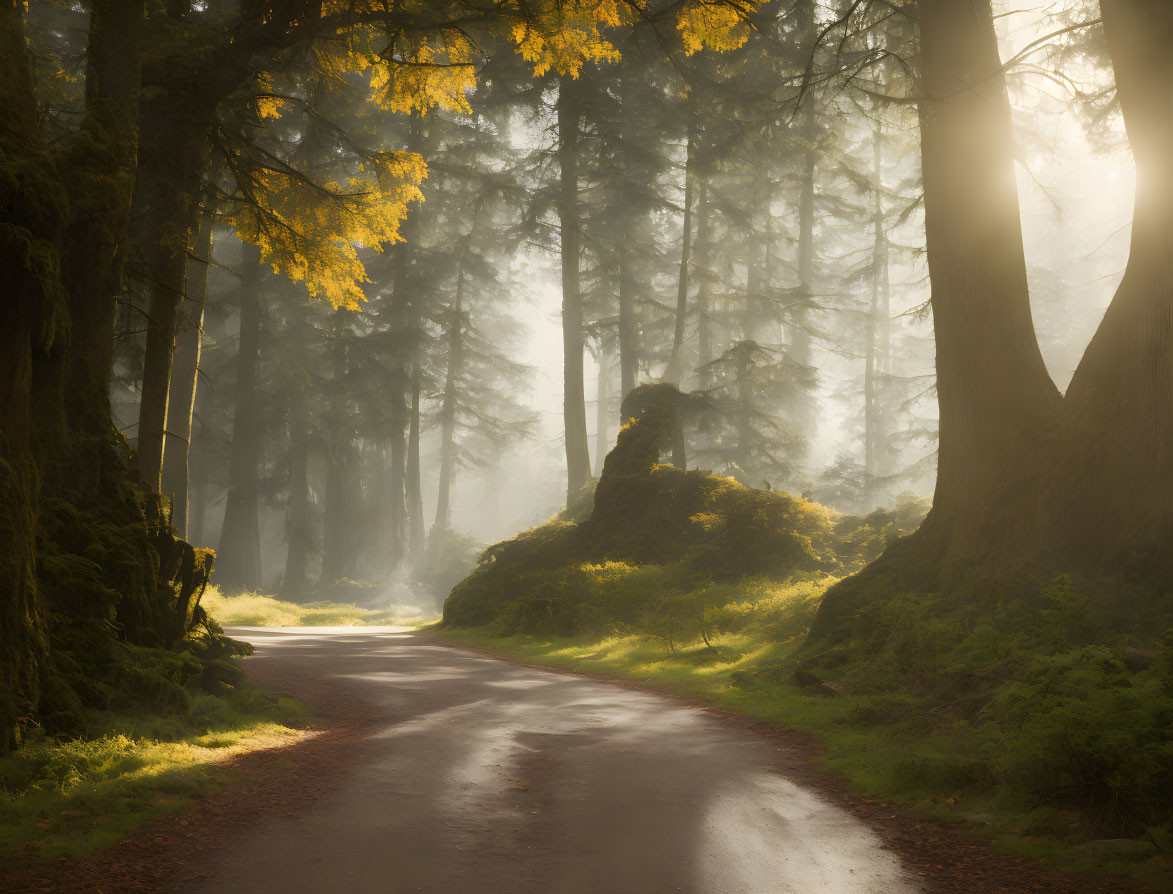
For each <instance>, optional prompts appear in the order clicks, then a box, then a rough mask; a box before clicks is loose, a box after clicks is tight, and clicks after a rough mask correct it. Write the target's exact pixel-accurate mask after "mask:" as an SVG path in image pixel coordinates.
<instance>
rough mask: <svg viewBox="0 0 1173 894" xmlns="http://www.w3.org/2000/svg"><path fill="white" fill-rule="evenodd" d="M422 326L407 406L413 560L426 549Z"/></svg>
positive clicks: (409, 540) (410, 549) (409, 550)
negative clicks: (423, 469) (421, 473)
mask: <svg viewBox="0 0 1173 894" xmlns="http://www.w3.org/2000/svg"><path fill="white" fill-rule="evenodd" d="M417 313H418V311H417ZM421 325H422V324H421V323H420V322H419V321H418V318H417V323H416V326H415V332H416V347H415V349H414V352H413V353H414V354H415V357H414V358H413V359H412V364H411V386H410V395H409V396H410V398H411V403H410V404H409V405H408V411H409V413H410V415H409V417H408V425H407V480H406V481H405V482H404V486H405V494H404V496H405V498H406V500H407V554H408V556H409V557H410V559H411V561H412V562H418V561H419V560H420V558H421V557H422V556H423V551H424V497H423V489H422V487H421V482H420V428H421V420H420V389H421V382H420V375H421V371H420V366H421V363H422V357H421V356H420V354H421V350H422V348H421V346H420V345H419V340H420V338H421V336H422V332H421V331H420V326H421Z"/></svg>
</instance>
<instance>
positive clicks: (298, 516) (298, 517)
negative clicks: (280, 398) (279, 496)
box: [281, 385, 314, 602]
mask: <svg viewBox="0 0 1173 894" xmlns="http://www.w3.org/2000/svg"><path fill="white" fill-rule="evenodd" d="M308 429H309V426H308V423H307V420H306V408H305V394H304V393H303V391H302V390H301V388H300V387H298V386H297V385H294V386H293V389H292V391H291V392H290V394H289V517H288V519H287V521H286V533H287V537H288V551H287V552H286V554H285V577H284V579H283V581H282V584H281V596H282V597H283V598H285V599H291V600H293V601H294V602H297V601H298V600H300V599H302V598H303V597H304V596H305V592H306V582H307V580H308V577H307V570H308V566H309V557H310V554H311V553H312V552H313V546H314V534H313V530H312V528H311V527H310V499H309V443H308V442H309V430H308Z"/></svg>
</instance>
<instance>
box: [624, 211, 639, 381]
mask: <svg viewBox="0 0 1173 894" xmlns="http://www.w3.org/2000/svg"><path fill="white" fill-rule="evenodd" d="M629 238H630V237H629V234H627V233H625V234H624V237H623V246H622V247H621V248H620V256H619V382H620V386H619V387H620V395H619V398H620V400H622V399H623V398H625V397H627V395H628V394H630V393H631V391H632V389H633V388H635V381H636V377H637V376H638V374H639V373H638V370H639V354H638V349H637V347H636V324H635V290H636V283H635V276H634V275H633V272H632V269H631V257H630V252H629V251H628V249H627V243H628V239H629Z"/></svg>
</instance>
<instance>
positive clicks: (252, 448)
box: [216, 243, 262, 590]
mask: <svg viewBox="0 0 1173 894" xmlns="http://www.w3.org/2000/svg"><path fill="white" fill-rule="evenodd" d="M242 248H243V252H242V258H241V268H242V269H241V277H240V345H239V349H238V353H237V360H236V407H235V410H234V412H233V418H232V450H231V454H230V457H229V470H228V500H227V504H226V506H225V510H224V527H223V529H222V530H221V532H220V549H219V550H218V555H219V561H218V565H219V571H218V573H217V575H216V577H217V578H218V579H219V581H220V583H221V586H223V587H225V588H229V589H244V590H255V589H258V588H259V587H260V586H261V531H260V518H259V513H260V507H259V506H258V502H257V496H258V495H257V471H258V468H257V467H258V465H259V461H260V431H259V430H258V428H259V427H258V424H257V414H258V411H259V410H260V406H259V402H258V400H257V374H258V365H259V361H260V338H261V277H262V271H261V252H260V249H259V248H257V247H256V246H255V245H250V244H248V243H244V244H243V246H242Z"/></svg>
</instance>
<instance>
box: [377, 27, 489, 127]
mask: <svg viewBox="0 0 1173 894" xmlns="http://www.w3.org/2000/svg"><path fill="white" fill-rule="evenodd" d="M475 58H476V47H475V46H474V45H473V43H472V41H471V40H469V39H468V37H467V36H466V35H465V34H464V33H463V32H461V31H457V30H455V29H451V28H449V29H442V30H441V31H439V33H437V34H432V35H427V36H423V35H419V34H409V35H401V36H400V37H399V39H398V40H397V41H396V42H395V46H394V53H393V55H391V58H386V57H380V58H378V59H377V61H376V62H375V63H374V65H373V71H372V76H371V94H372V96H373V97H374V99H375V101H376V102H377V103H378V104H379V105H380V107H382V108H384V109H388V110H390V111H393V112H401V113H403V114H411V113H412V112H421V113H422V112H426V111H427V110H428V109H430V108H432V107H433V106H439V107H440V108H442V109H447V110H448V111H453V112H470V111H472V110H471V108H470V107H469V104H468V99H467V98H466V94H467V93H469V92H471V91H472V90H473V89H474V88H475V87H476V68H475V66H474V64H473V63H474V60H475Z"/></svg>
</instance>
